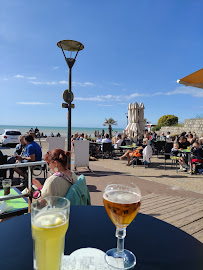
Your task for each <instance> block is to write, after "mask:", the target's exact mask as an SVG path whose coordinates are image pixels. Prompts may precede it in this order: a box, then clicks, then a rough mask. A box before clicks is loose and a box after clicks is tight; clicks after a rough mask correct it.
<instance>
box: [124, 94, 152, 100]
mask: <svg viewBox="0 0 203 270" xmlns="http://www.w3.org/2000/svg"><path fill="white" fill-rule="evenodd" d="M147 96H148V95H147V94H140V93H134V94H131V95H130V96H127V99H131V98H135V97H147Z"/></svg>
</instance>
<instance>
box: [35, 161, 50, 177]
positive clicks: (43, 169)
mask: <svg viewBox="0 0 203 270" xmlns="http://www.w3.org/2000/svg"><path fill="white" fill-rule="evenodd" d="M42 172H44V179H46V178H47V164H42V165H37V166H34V167H33V168H32V175H33V176H39V175H40V174H41V173H42Z"/></svg>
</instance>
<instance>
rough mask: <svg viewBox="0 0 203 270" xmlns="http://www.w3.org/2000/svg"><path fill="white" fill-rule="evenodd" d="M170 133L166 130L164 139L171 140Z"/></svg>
mask: <svg viewBox="0 0 203 270" xmlns="http://www.w3.org/2000/svg"><path fill="white" fill-rule="evenodd" d="M171 140H172V139H171V133H170V132H169V131H168V132H167V135H166V141H171Z"/></svg>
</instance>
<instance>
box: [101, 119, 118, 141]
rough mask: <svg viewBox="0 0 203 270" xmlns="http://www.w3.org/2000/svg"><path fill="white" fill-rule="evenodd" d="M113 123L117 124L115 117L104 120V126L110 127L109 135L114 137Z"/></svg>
mask: <svg viewBox="0 0 203 270" xmlns="http://www.w3.org/2000/svg"><path fill="white" fill-rule="evenodd" d="M112 125H115V126H116V125H117V121H115V120H114V119H113V118H109V119H106V118H105V122H104V126H108V129H109V137H110V138H111V137H112Z"/></svg>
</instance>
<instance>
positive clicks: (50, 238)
mask: <svg viewBox="0 0 203 270" xmlns="http://www.w3.org/2000/svg"><path fill="white" fill-rule="evenodd" d="M69 213H70V202H69V200H67V199H65V198H61V197H55V196H53V197H45V198H43V199H41V200H37V201H35V202H34V203H32V205H31V224H32V238H33V251H34V254H33V258H34V269H35V270H61V269H62V261H63V255H64V243H65V234H66V231H67V229H68V225H69Z"/></svg>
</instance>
